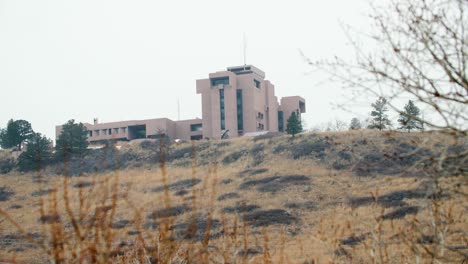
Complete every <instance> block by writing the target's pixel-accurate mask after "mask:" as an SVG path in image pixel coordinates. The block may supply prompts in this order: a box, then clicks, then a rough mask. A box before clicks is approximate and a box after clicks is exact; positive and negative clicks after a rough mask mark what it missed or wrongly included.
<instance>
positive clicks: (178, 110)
mask: <svg viewBox="0 0 468 264" xmlns="http://www.w3.org/2000/svg"><path fill="white" fill-rule="evenodd" d="M177 120H178V121H180V101H179V98H177Z"/></svg>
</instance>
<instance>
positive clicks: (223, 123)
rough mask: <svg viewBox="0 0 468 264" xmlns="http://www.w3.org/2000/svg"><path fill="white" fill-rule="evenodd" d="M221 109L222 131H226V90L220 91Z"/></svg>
mask: <svg viewBox="0 0 468 264" xmlns="http://www.w3.org/2000/svg"><path fill="white" fill-rule="evenodd" d="M219 107H220V112H221V113H220V114H221V130H224V129H226V123H225V118H226V115H225V113H224V89H220V90H219Z"/></svg>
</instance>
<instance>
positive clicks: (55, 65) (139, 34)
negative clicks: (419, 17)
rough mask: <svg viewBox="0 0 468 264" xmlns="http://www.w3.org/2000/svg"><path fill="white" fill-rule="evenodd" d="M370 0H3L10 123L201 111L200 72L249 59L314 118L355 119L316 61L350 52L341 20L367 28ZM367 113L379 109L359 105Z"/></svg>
mask: <svg viewBox="0 0 468 264" xmlns="http://www.w3.org/2000/svg"><path fill="white" fill-rule="evenodd" d="M368 9H369V3H368V1H366V0H353V1H349V0H328V1H311V0H304V1H303V0H290V1H273V0H269V1H263V0H255V1H254V0H250V1H247V0H238V1H224V0H198V1H193V0H190V1H182V0H179V1H145V0H141V1H120V0H109V1H108V0H102V1H96V0H92V1H88V0H80V1H63V0H56V1H47V0H44V1H37V0H29V1H28V0H25V1H15V0H10V1H6V0H0V96H1V97H0V98H1V99H0V127H5V126H6V123H7V122H8V120H9V119H11V118H13V119H15V120H16V119H25V120H28V121H29V122H31V124H32V127H33V129H34V130H35V131H37V132H40V133H43V134H45V135H46V136H48V137H50V138H52V139H54V138H55V126H56V125H60V124H63V123H65V122H67V121H68V120H69V119H75V120H76V121H78V122H88V123H92V121H93V118H99V121H100V122H112V121H121V120H134V119H149V118H159V117H168V118H170V119H173V120H177V119H178V108H177V101H179V102H180V118H181V119H190V118H195V117H200V118H201V97H200V95H197V94H196V87H195V81H196V80H197V79H204V78H208V74H209V73H211V72H216V71H221V70H225V69H226V67H229V66H238V65H242V64H243V62H244V52H243V50H244V36H245V40H246V41H245V43H246V53H245V58H246V62H247V64H252V65H255V66H256V67H258V68H260V69H262V70H263V71H264V72H265V73H266V79H268V80H270V81H271V82H272V83H273V84H274V85H275V89H276V95H277V96H278V97H283V96H290V95H300V96H302V97H304V98H305V99H306V108H307V113H306V114H304V115H303V120H304V121H305V124H306V127H308V128H311V127H313V126H316V125H319V124H321V123H325V122H328V121H330V120H335V119H340V120H343V121H345V122H349V120H350V119H351V118H352V117H353V116H355V114H354V113H350V112H348V111H343V110H340V109H337V108H336V107H335V106H334V104H336V103H339V102H340V100H341V99H342V98H344V94H345V93H346V91H344V90H343V89H342V88H341V87H340V85H338V84H334V83H328V82H326V81H324V80H325V79H326V78H324V77H323V78H322V76H317V74H311V73H310V71H311V68H310V66H308V65H307V63H306V62H305V60H304V58H303V57H302V56H301V52H300V51H302V53H304V54H305V55H306V56H307V57H308V58H310V59H312V60H318V59H326V58H332V57H333V56H335V55H339V56H349V55H350V54H352V48H351V47H350V45H349V44H347V39H346V37H345V34H344V32H343V30H342V24H343V23H345V24H349V25H351V26H353V27H356V28H359V29H366V28H368V26H369V25H368V19H367V18H366V15H367V14H368ZM361 108H362V109H359V111H354V112H359V113H362V116H359V117H360V118H364V117H365V116H366V115H367V114H368V113H369V112H370V111H371V107H370V103H369V104H368V105H363V106H361Z"/></svg>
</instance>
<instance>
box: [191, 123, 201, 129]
mask: <svg viewBox="0 0 468 264" xmlns="http://www.w3.org/2000/svg"><path fill="white" fill-rule="evenodd" d="M190 131H202V124H193V125H190Z"/></svg>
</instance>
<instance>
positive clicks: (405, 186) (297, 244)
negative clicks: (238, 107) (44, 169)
mask: <svg viewBox="0 0 468 264" xmlns="http://www.w3.org/2000/svg"><path fill="white" fill-rule="evenodd" d="M404 136H405V137H402V135H401V134H398V133H390V134H387V135H386V136H385V137H382V135H381V134H379V133H369V132H346V133H327V134H319V135H302V136H300V137H299V138H298V139H296V141H300V140H315V139H316V138H317V137H320V138H322V139H324V140H326V141H327V142H328V143H327V144H329V148H327V149H326V150H324V152H325V153H324V154H321V155H325V156H324V157H329V156H331V155H334V152H333V151H336V149H338V150H341V149H347V150H350V151H351V150H352V151H353V152H351V153H353V154H352V155H353V158H357V159H358V158H359V157H360V156H361V155H362V153H363V151H364V150H365V149H368V148H369V149H370V148H374V147H376V146H381V147H379V148H380V149H384V148H387V147H389V146H391V145H392V144H395V143H394V142H392V140H398V141H404V142H410V143H411V142H413V144H414V145H417V146H418V147H419V148H431V149H432V148H434V144H435V143H440V144H445V145H447V144H449V140H450V139H449V138H445V137H444V136H440V135H423V136H421V135H417V134H410V135H407V134H404ZM309 137H310V139H309ZM364 140H365V141H364ZM230 142H231V143H230V144H229V146H223V147H219V148H217V149H216V155H215V156H214V157H213V156H209V155H208V154H209V152H210V151H213V148H214V147H212V148H211V149H206V150H203V151H200V152H196V153H195V152H194V153H191V155H190V156H189V157H185V158H184V159H185V160H186V161H184V160H183V159H179V160H177V161H174V162H173V163H170V164H165V163H164V162H162V163H160V164H154V165H153V166H145V167H144V168H138V169H125V170H119V171H112V172H108V173H101V174H95V175H87V176H80V177H62V176H48V175H41V176H40V177H37V176H38V175H37V173H34V174H24V175H21V174H8V175H6V176H2V178H1V184H0V186H8V187H10V188H11V189H12V190H13V192H14V195H13V196H11V197H10V198H9V199H8V200H7V201H4V202H0V206H1V207H0V208H1V214H2V216H1V218H0V236H1V237H0V255H1V257H0V261H10V262H19V263H31V262H37V263H44V262H47V260H49V259H53V260H55V261H56V262H66V263H70V262H71V263H74V262H101V263H108V262H121V263H129V262H132V263H169V262H171V263H207V262H213V263H218V262H219V263H312V262H315V263H330V262H339V263H368V262H376V263H405V262H406V263H413V262H418V261H419V262H421V263H425V262H431V261H441V262H457V261H466V258H467V254H468V252H467V247H466V245H467V244H468V243H467V237H468V236H467V233H466V230H467V227H468V224H467V220H466V219H468V218H467V217H466V215H467V214H466V210H467V208H466V207H467V202H466V194H467V193H468V189H467V188H468V187H467V186H468V185H467V184H466V183H467V182H466V175H460V176H457V177H444V178H442V179H437V181H436V182H437V184H438V186H436V187H437V188H435V189H434V191H438V190H444V192H443V193H440V194H437V195H431V193H429V192H430V188H426V187H427V186H428V184H431V183H432V182H434V181H433V180H432V179H431V178H429V177H422V176H418V177H411V176H408V175H407V174H408V172H411V171H412V170H411V169H412V168H411V167H412V166H409V167H408V170H405V172H404V173H401V174H400V175H377V174H375V175H372V176H366V177H362V176H357V175H355V173H353V170H352V168H349V169H345V170H334V169H333V168H332V165H331V162H329V160H328V159H327V158H320V156H314V155H315V154H314V153H312V154H310V156H307V157H303V158H299V159H292V158H291V156H290V154H289V152H288V151H283V152H280V153H276V154H274V148H275V147H276V146H278V145H281V144H287V145H294V144H296V143H295V142H291V141H290V139H289V138H288V137H277V138H272V139H261V140H257V141H256V142H254V141H253V140H251V139H248V138H247V139H246V138H241V139H233V140H230ZM356 142H360V143H358V144H360V145H359V146H356V145H355V144H357V143H356ZM363 142H366V143H365V144H364V145H363ZM217 143H219V142H212V146H213V145H215V144H217ZM258 144H263V145H264V148H263V154H262V155H263V156H264V159H263V161H262V162H260V163H259V164H257V165H256V166H253V165H252V164H255V163H256V162H255V161H256V160H255V159H257V158H258V156H256V155H252V154H251V152H249V150H251V149H252V148H253V147H254V145H258ZM183 147H187V145H182V146H178V148H183ZM195 149H196V148H195ZM234 152H242V153H243V154H242V155H240V157H239V158H238V159H237V160H236V161H235V162H232V163H228V164H222V163H221V160H222V159H223V158H224V157H225V156H227V155H230V154H231V153H234ZM244 152H245V153H244ZM204 155H205V156H204ZM327 155H328V156H327ZM201 157H202V158H205V159H210V162H209V163H205V164H207V165H200V159H202V158H201ZM207 157H208V158H207ZM322 157H323V156H322ZM162 159H163V160H164V157H163V158H162ZM186 163H189V164H191V166H180V164H186ZM257 163H258V162H257ZM177 164H179V165H177ZM298 176H301V177H298ZM303 177H305V178H307V179H304V178H303ZM38 190H43V191H44V190H52V191H51V192H49V193H46V192H42V193H43V195H37V194H38V193H37V192H36V191H38ZM419 190H424V191H426V193H424V194H421V193H420V192H419ZM421 192H422V191H421ZM33 193H34V194H35V195H32V194H33ZM227 193H234V194H237V195H231V196H228V197H229V198H226V199H221V200H218V197H219V196H220V195H223V194H227ZM17 205H20V206H21V208H17ZM398 210H400V211H398ZM41 218H42V220H45V221H41V220H40V219H41ZM11 234H15V235H17V237H14V239H10V240H11V241H13V243H12V244H11V245H10V244H7V243H5V242H4V241H6V239H7V238H9V237H10V238H11ZM25 234H32V235H29V236H28V235H26V236H23V238H19V237H20V235H25ZM8 235H10V236H8ZM2 238H3V243H2Z"/></svg>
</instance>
